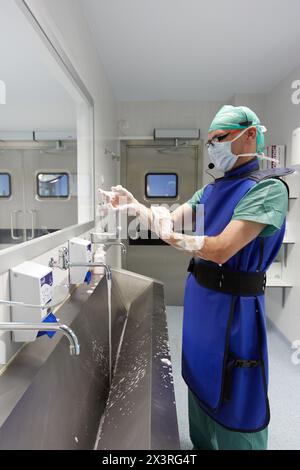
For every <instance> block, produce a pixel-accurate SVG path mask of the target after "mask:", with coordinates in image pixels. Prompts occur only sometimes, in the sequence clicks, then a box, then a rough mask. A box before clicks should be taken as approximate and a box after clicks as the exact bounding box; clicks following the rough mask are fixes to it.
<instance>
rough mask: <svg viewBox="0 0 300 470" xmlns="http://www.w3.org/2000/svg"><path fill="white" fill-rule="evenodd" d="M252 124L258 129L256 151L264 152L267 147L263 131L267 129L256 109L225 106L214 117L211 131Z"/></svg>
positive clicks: (244, 126) (244, 127)
mask: <svg viewBox="0 0 300 470" xmlns="http://www.w3.org/2000/svg"><path fill="white" fill-rule="evenodd" d="M252 126H255V127H256V129H257V138H256V151H257V152H258V153H263V151H264V147H265V138H264V135H263V131H266V129H265V127H264V126H262V125H261V123H260V120H259V118H258V116H257V115H256V114H255V113H254V111H252V110H251V109H250V108H247V107H246V106H230V105H226V106H223V108H221V109H220V111H218V113H217V114H216V116H215V117H214V119H213V122H212V123H211V126H210V128H209V132H212V131H216V130H220V129H221V130H226V129H246V128H247V127H252Z"/></svg>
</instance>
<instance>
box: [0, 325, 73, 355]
mask: <svg viewBox="0 0 300 470" xmlns="http://www.w3.org/2000/svg"><path fill="white" fill-rule="evenodd" d="M24 330H25V331H30V330H34V331H60V332H61V333H62V334H63V335H65V336H66V337H67V338H68V340H69V343H70V354H71V356H78V355H79V354H80V346H79V342H78V338H77V336H76V335H75V333H74V331H73V330H71V328H69V327H68V326H67V325H63V324H62V323H14V322H9V323H0V331H24Z"/></svg>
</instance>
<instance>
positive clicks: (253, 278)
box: [188, 258, 266, 297]
mask: <svg viewBox="0 0 300 470" xmlns="http://www.w3.org/2000/svg"><path fill="white" fill-rule="evenodd" d="M188 271H189V272H191V273H192V274H193V276H194V277H195V279H196V280H197V281H198V282H199V284H200V285H201V286H203V287H206V288H207V289H212V290H214V291H217V292H222V293H224V294H231V295H237V296H242V297H249V296H254V297H255V296H257V295H263V294H264V292H265V287H266V273H265V272H246V271H238V270H234V269H228V268H224V267H222V266H218V265H216V266H214V265H210V264H208V263H206V262H202V261H199V262H198V260H197V262H195V259H194V258H192V259H191V261H190V264H189V267H188Z"/></svg>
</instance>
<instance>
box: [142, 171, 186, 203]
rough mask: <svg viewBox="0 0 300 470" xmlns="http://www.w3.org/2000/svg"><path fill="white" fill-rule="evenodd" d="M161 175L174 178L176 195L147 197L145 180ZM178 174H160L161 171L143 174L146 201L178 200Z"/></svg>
mask: <svg viewBox="0 0 300 470" xmlns="http://www.w3.org/2000/svg"><path fill="white" fill-rule="evenodd" d="M161 175H168V176H176V194H175V196H149V195H148V192H147V179H148V176H161ZM178 186H179V185H178V173H175V172H168V173H167V172H162V171H158V172H153V171H151V172H150V171H149V172H148V173H146V174H145V197H146V198H147V199H176V198H178Z"/></svg>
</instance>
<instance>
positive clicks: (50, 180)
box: [37, 173, 69, 198]
mask: <svg viewBox="0 0 300 470" xmlns="http://www.w3.org/2000/svg"><path fill="white" fill-rule="evenodd" d="M37 193H38V196H40V197H57V198H66V197H69V175H68V174H67V173H39V174H38V175H37Z"/></svg>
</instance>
